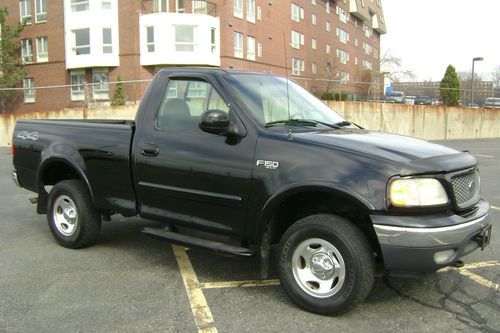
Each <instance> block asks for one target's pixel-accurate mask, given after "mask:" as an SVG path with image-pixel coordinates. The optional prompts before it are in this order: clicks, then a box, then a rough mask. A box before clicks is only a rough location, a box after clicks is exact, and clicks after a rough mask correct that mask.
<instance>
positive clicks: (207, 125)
mask: <svg viewBox="0 0 500 333" xmlns="http://www.w3.org/2000/svg"><path fill="white" fill-rule="evenodd" d="M229 125H230V121H229V115H228V114H227V113H226V112H224V111H222V110H217V109H212V110H207V111H205V112H203V113H202V114H201V117H200V123H199V124H198V126H199V127H200V129H201V130H202V131H204V132H207V133H212V134H226V133H227V132H228V129H229Z"/></svg>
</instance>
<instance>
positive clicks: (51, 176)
mask: <svg viewBox="0 0 500 333" xmlns="http://www.w3.org/2000/svg"><path fill="white" fill-rule="evenodd" d="M67 179H79V180H81V181H82V182H83V184H84V186H85V187H86V188H87V190H88V191H89V194H90V197H91V199H92V203H95V200H94V194H93V192H92V188H91V186H90V182H89V180H88V178H87V176H86V174H85V172H84V171H83V169H82V167H81V166H79V165H78V164H77V163H75V162H73V161H71V160H69V159H67V158H66V157H64V156H50V157H47V158H45V159H44V160H43V161H42V162H41V163H40V167H39V168H38V173H37V187H38V205H37V212H38V213H39V214H45V213H46V212H47V197H48V193H47V191H46V190H45V186H50V185H55V184H56V183H57V182H60V181H62V180H67Z"/></svg>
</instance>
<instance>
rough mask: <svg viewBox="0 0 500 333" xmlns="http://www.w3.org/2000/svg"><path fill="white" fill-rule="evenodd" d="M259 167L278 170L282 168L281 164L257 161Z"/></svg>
mask: <svg viewBox="0 0 500 333" xmlns="http://www.w3.org/2000/svg"><path fill="white" fill-rule="evenodd" d="M257 166H263V167H265V168H266V169H271V170H276V169H278V167H279V166H280V162H276V161H265V160H257Z"/></svg>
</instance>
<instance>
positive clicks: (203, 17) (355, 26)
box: [2, 0, 386, 112]
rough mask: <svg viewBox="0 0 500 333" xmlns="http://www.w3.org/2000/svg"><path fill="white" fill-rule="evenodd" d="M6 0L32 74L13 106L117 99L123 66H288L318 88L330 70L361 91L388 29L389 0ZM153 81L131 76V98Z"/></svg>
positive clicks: (148, 73)
mask: <svg viewBox="0 0 500 333" xmlns="http://www.w3.org/2000/svg"><path fill="white" fill-rule="evenodd" d="M2 3H3V4H2V6H6V7H7V8H8V10H9V13H10V15H9V17H8V24H11V25H13V24H16V23H17V22H19V21H21V22H23V23H24V24H25V29H24V31H23V33H22V36H21V38H20V39H21V40H20V43H21V45H22V49H21V55H20V56H21V57H22V59H23V62H24V63H25V69H26V72H27V76H26V78H25V79H24V80H23V83H22V85H23V87H24V88H25V90H24V96H23V98H21V101H20V103H19V104H18V105H17V106H16V107H15V110H14V112H32V111H49V110H58V109H62V108H67V107H78V106H83V105H84V103H109V101H110V99H111V98H112V94H113V87H112V85H111V84H109V82H112V81H116V80H117V77H118V76H119V75H120V76H121V77H122V78H123V79H124V80H125V81H136V80H149V79H151V78H152V77H153V75H154V73H155V72H156V71H157V70H159V69H161V68H162V67H166V66H176V65H177V66H178V65H182V66H183V65H196V66H215V67H222V68H234V69H244V70H253V71H266V72H271V73H275V74H278V75H283V76H284V75H289V76H291V77H292V78H294V79H295V80H296V81H297V82H299V83H300V84H302V85H303V86H305V87H306V88H308V89H309V90H312V91H316V92H321V91H324V89H326V86H327V83H326V82H325V81H324V79H330V80H333V81H336V84H337V86H336V89H337V91H340V90H342V91H345V92H349V93H351V94H353V95H355V94H362V93H363V92H364V91H366V87H367V84H366V83H365V82H362V81H369V80H370V79H367V77H369V76H370V73H377V72H378V70H379V57H380V36H381V34H384V33H385V32H386V28H385V22H384V16H383V11H382V4H381V0H293V1H290V0H212V1H201V0H54V1H52V0H50V1H49V0H4V1H2ZM285 54H286V57H285ZM285 65H286V67H285ZM285 68H286V70H285ZM306 78H307V79H306ZM86 83H90V84H86ZM67 85H71V87H67ZM58 86H66V87H59V88H58ZM146 86H147V83H142V84H132V83H130V84H126V85H125V93H126V95H127V99H128V100H130V101H137V100H139V99H140V98H141V96H142V94H143V92H144V89H145V87H146ZM42 87H52V88H42ZM89 87H90V88H91V89H89ZM32 88H37V89H32Z"/></svg>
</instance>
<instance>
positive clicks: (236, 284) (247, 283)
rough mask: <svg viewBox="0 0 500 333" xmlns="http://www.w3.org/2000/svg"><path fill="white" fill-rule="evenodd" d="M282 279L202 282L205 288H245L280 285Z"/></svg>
mask: <svg viewBox="0 0 500 333" xmlns="http://www.w3.org/2000/svg"><path fill="white" fill-rule="evenodd" d="M279 284H280V280H278V279H273V280H244V281H224V282H206V283H202V284H201V287H202V288H203V289H217V288H244V287H264V286H279Z"/></svg>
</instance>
